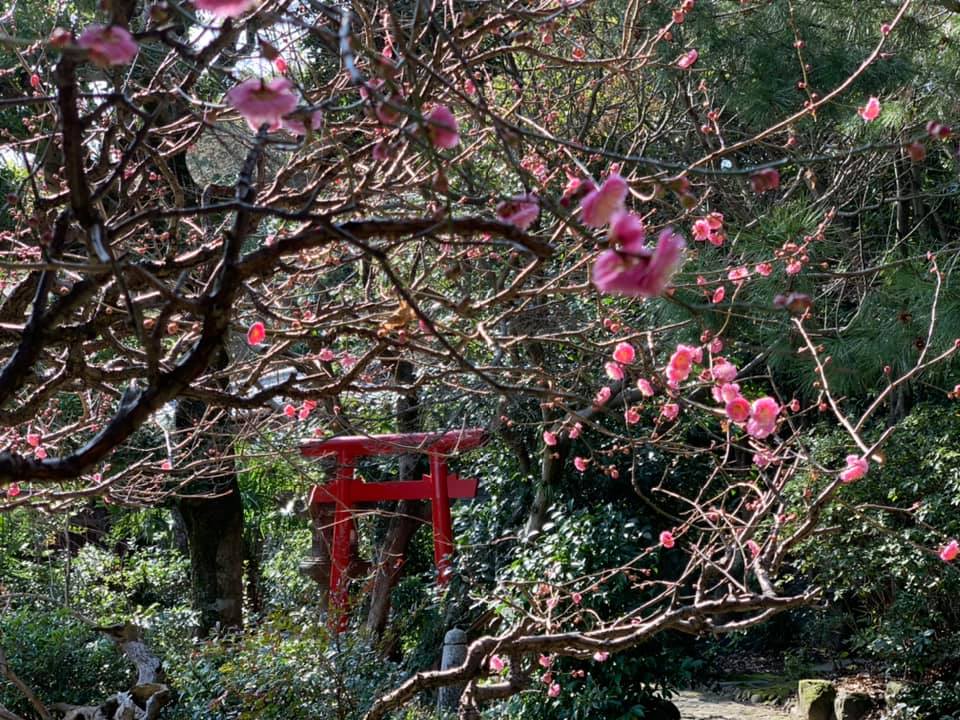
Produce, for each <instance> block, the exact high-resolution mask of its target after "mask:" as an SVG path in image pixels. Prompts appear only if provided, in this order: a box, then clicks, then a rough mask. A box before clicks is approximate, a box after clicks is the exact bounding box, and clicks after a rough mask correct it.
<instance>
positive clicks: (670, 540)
mask: <svg viewBox="0 0 960 720" xmlns="http://www.w3.org/2000/svg"><path fill="white" fill-rule="evenodd" d="M676 544H677V541H676V540H675V539H674V537H673V533H672V532H670V531H669V530H664V531H663V532H662V533H660V545H661V546H662V547H665V548H667V549H668V550H669V549H670V548H672V547H673V546H674V545H676Z"/></svg>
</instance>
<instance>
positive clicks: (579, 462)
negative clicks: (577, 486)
mask: <svg viewBox="0 0 960 720" xmlns="http://www.w3.org/2000/svg"><path fill="white" fill-rule="evenodd" d="M589 462H590V461H589V460H588V459H587V458H584V457H580V456H579V455H578V456H577V457H575V458H574V459H573V466H574V467H575V468H576V469H577V470H579V471H580V472H586V470H587V465H588V464H589Z"/></svg>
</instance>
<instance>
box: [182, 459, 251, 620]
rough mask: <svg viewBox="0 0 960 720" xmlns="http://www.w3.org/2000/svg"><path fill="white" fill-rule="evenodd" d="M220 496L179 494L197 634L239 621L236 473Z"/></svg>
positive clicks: (239, 519) (240, 564)
mask: <svg viewBox="0 0 960 720" xmlns="http://www.w3.org/2000/svg"><path fill="white" fill-rule="evenodd" d="M224 493H225V494H223V495H221V496H220V497H215V498H197V499H192V498H183V499H180V500H178V502H177V509H178V510H179V511H180V514H181V515H182V516H183V521H184V525H185V526H186V529H187V542H188V544H189V548H190V568H191V585H192V590H193V603H194V608H195V609H196V610H197V611H198V612H199V613H200V621H199V625H198V627H197V633H198V634H199V635H200V636H201V637H206V636H207V635H209V634H210V632H211V631H212V630H214V629H215V628H219V629H221V630H223V629H226V628H233V627H240V626H241V625H242V624H243V556H244V541H243V504H242V502H241V501H240V488H239V486H238V484H237V478H236V475H234V476H232V477H231V478H230V479H229V481H228V482H227V485H226V488H225V489H224Z"/></svg>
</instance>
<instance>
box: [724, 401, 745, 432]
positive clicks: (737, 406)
mask: <svg viewBox="0 0 960 720" xmlns="http://www.w3.org/2000/svg"><path fill="white" fill-rule="evenodd" d="M750 410H751V407H750V401H749V400H747V399H746V398H745V397H743V396H742V395H740V396H737V397H735V398H733V400H731V401H730V402H728V403H727V404H726V406H725V407H724V408H723V411H724V412H725V413H726V414H727V417H728V418H730V419H731V420H732V421H733V422H735V423H737V424H738V425H740V424H743V423H745V422H746V421H747V420H749V419H750Z"/></svg>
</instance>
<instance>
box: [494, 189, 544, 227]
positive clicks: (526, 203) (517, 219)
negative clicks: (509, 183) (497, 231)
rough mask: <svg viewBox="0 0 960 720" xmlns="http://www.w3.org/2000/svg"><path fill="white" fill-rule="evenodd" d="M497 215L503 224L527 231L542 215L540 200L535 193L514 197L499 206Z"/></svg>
mask: <svg viewBox="0 0 960 720" xmlns="http://www.w3.org/2000/svg"><path fill="white" fill-rule="evenodd" d="M496 213H497V217H498V218H500V220H502V221H503V222H505V223H510V224H511V225H513V226H514V227H518V228H520V229H521V230H526V229H527V228H529V227H530V226H531V225H533V223H534V222H535V221H536V219H537V216H538V215H539V214H540V198H538V197H537V196H536V195H534V194H533V193H525V194H523V195H514V196H513V197H512V198H510V199H509V200H504V201H503V202H501V203H500V204H499V205H497V209H496Z"/></svg>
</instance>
